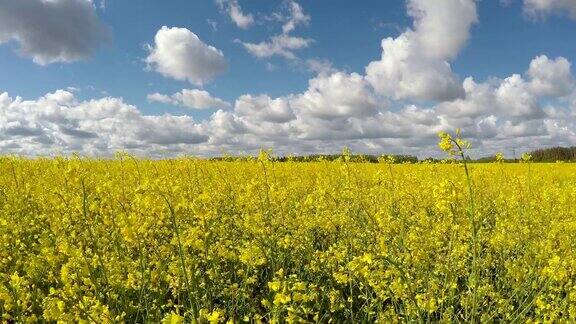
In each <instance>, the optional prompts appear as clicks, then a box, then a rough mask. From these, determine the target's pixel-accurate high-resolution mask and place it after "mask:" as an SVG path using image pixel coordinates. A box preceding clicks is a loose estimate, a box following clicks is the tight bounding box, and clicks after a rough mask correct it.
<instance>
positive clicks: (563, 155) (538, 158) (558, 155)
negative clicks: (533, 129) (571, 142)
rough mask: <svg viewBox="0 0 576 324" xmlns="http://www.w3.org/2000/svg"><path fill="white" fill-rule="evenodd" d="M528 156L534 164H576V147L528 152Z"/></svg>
mask: <svg viewBox="0 0 576 324" xmlns="http://www.w3.org/2000/svg"><path fill="white" fill-rule="evenodd" d="M530 155H532V161H534V162H556V161H564V162H576V146H572V147H560V146H557V147H550V148H545V149H538V150H534V151H532V152H530Z"/></svg>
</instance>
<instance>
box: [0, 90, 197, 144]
mask: <svg viewBox="0 0 576 324" xmlns="http://www.w3.org/2000/svg"><path fill="white" fill-rule="evenodd" d="M207 139H208V137H207V136H206V135H204V134H202V133H201V126H200V125H199V124H197V123H196V122H195V121H194V120H193V119H192V118H191V117H188V116H171V115H164V116H146V115H143V114H141V113H140V111H139V110H138V109H137V108H136V107H135V106H131V105H128V104H126V103H124V102H123V101H122V99H118V98H102V99H97V100H90V101H78V100H77V99H76V98H75V97H74V94H72V93H70V92H68V91H65V90H58V91H56V92H54V93H49V94H47V95H45V96H43V97H40V98H38V99H36V100H23V99H22V98H20V97H16V98H12V97H10V96H9V95H8V94H7V93H2V94H0V146H1V147H7V146H9V147H10V150H9V151H10V152H12V153H18V154H26V155H47V154H59V153H64V154H66V153H71V152H74V151H77V152H80V153H83V154H91V155H108V154H111V153H113V152H114V151H116V150H124V149H129V150H134V151H135V152H140V153H145V154H154V152H156V153H158V152H161V151H162V150H170V149H173V148H177V147H180V146H182V145H184V146H186V145H192V144H198V143H202V142H205V141H207Z"/></svg>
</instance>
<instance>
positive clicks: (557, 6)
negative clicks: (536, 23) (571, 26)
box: [524, 0, 576, 19]
mask: <svg viewBox="0 0 576 324" xmlns="http://www.w3.org/2000/svg"><path fill="white" fill-rule="evenodd" d="M524 12H525V13H526V14H527V15H528V16H530V17H532V18H541V17H545V16H547V15H550V14H553V13H557V14H563V13H566V14H568V15H569V16H570V17H571V18H573V19H576V2H575V1H574V0H524Z"/></svg>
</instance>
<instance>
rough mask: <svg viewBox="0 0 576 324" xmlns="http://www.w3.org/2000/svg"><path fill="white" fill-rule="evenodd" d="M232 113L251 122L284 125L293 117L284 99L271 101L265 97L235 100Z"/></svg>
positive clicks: (249, 96)
mask: <svg viewBox="0 0 576 324" xmlns="http://www.w3.org/2000/svg"><path fill="white" fill-rule="evenodd" d="M234 111H235V112H236V114H237V115H238V116H240V117H243V118H246V119H249V120H250V121H252V122H272V123H286V122H289V121H291V120H293V119H294V118H296V117H295V115H294V112H293V110H292V108H291V107H290V103H289V101H288V100H286V99H285V98H276V99H272V98H270V97H269V96H267V95H260V96H252V95H243V96H240V97H239V98H238V100H236V104H235V105H234Z"/></svg>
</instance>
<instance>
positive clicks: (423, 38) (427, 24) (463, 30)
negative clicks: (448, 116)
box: [366, 0, 477, 101]
mask: <svg viewBox="0 0 576 324" xmlns="http://www.w3.org/2000/svg"><path fill="white" fill-rule="evenodd" d="M408 9H409V11H408V13H409V15H410V16H411V17H413V18H414V26H413V28H412V29H409V30H407V31H406V32H404V33H403V34H401V35H400V36H398V37H397V38H386V39H384V40H383V41H382V58H381V60H380V61H375V62H372V63H370V64H369V65H368V67H367V68H366V75H367V80H368V81H369V82H370V83H371V84H372V86H373V87H374V88H375V89H376V90H377V91H378V92H379V93H381V94H384V95H387V96H391V97H393V98H394V99H417V100H435V101H448V100H452V99H455V98H458V97H461V96H462V95H463V94H464V90H463V88H462V85H461V83H460V81H459V78H458V77H457V76H456V75H455V74H454V73H453V72H452V70H451V68H450V64H449V63H448V60H450V59H453V58H454V57H456V55H457V54H458V52H459V51H460V49H461V48H462V46H464V44H465V43H466V41H467V40H468V38H469V34H470V28H471V26H472V24H474V23H475V22H476V21H477V14H476V2H475V1H474V0H434V1H429V0H428V1H427V0H410V1H409V2H408Z"/></svg>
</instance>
